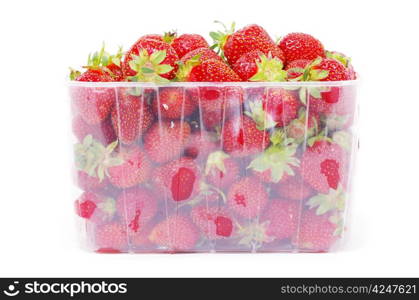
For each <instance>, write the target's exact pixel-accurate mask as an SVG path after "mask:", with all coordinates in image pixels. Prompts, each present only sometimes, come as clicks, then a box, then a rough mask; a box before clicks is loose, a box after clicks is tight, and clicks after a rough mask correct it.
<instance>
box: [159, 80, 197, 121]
mask: <svg viewBox="0 0 419 300" xmlns="http://www.w3.org/2000/svg"><path fill="white" fill-rule="evenodd" d="M196 104H197V101H196V99H195V97H194V93H190V92H188V90H186V89H184V88H181V87H167V88H160V89H159V95H158V97H157V98H156V99H155V101H153V103H152V108H153V112H154V115H155V116H157V117H158V118H159V119H160V118H165V119H180V118H184V117H187V116H190V115H191V114H192V113H193V112H194V111H195V109H196Z"/></svg>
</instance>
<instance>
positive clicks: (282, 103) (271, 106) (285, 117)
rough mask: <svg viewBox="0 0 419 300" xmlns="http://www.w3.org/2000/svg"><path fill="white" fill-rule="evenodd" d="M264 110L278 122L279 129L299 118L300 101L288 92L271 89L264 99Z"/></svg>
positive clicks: (280, 89)
mask: <svg viewBox="0 0 419 300" xmlns="http://www.w3.org/2000/svg"><path fill="white" fill-rule="evenodd" d="M262 102H263V110H264V111H265V112H266V113H267V114H268V115H269V116H270V118H271V119H272V120H273V121H274V122H276V126H277V127H283V126H286V125H288V124H289V123H290V122H291V121H292V120H293V119H295V118H296V117H297V112H298V108H299V105H300V104H299V102H298V100H297V99H296V98H295V97H294V96H293V95H292V94H291V93H290V92H289V91H287V90H285V89H282V88H270V89H268V91H267V93H266V94H265V95H264V97H263V100H262Z"/></svg>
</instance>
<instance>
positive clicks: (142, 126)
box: [112, 89, 153, 145]
mask: <svg viewBox="0 0 419 300" xmlns="http://www.w3.org/2000/svg"><path fill="white" fill-rule="evenodd" d="M152 122H153V114H152V113H151V109H150V107H149V106H148V105H147V104H146V103H145V102H144V99H143V98H142V96H141V95H140V96H136V95H132V94H130V92H129V91H128V90H125V89H123V90H121V91H119V93H118V101H117V103H116V105H115V107H114V109H113V110H112V124H113V127H114V129H115V132H116V134H117V135H118V138H119V140H120V141H121V142H122V143H124V144H128V145H129V144H132V143H133V142H135V141H136V140H138V139H139V138H140V137H141V136H142V135H143V133H144V132H145V131H146V130H147V129H148V128H149V127H150V126H151V123H152Z"/></svg>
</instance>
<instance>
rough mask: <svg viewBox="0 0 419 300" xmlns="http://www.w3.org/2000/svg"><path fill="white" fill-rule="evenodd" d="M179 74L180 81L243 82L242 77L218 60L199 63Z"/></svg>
mask: <svg viewBox="0 0 419 300" xmlns="http://www.w3.org/2000/svg"><path fill="white" fill-rule="evenodd" d="M186 70H187V71H189V72H187V71H183V73H181V74H178V78H179V80H180V81H194V82H231V81H241V79H240V77H239V76H238V75H237V74H236V73H235V72H234V71H233V70H232V69H231V68H230V67H229V66H228V65H227V64H226V63H224V62H222V61H220V60H218V59H208V60H205V61H199V60H198V61H197V62H196V65H194V66H193V67H192V68H190V69H186Z"/></svg>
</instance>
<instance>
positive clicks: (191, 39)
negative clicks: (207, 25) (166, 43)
mask: <svg viewBox="0 0 419 300" xmlns="http://www.w3.org/2000/svg"><path fill="white" fill-rule="evenodd" d="M171 46H172V47H173V49H175V51H176V53H177V55H178V56H179V57H180V58H182V57H183V56H184V55H185V54H186V53H189V52H191V51H193V50H195V49H198V48H209V45H208V43H207V41H206V40H205V39H204V38H203V37H202V36H200V35H199V34H182V35H180V36H178V37H176V38H175V39H174V40H173V42H172V43H171Z"/></svg>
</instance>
